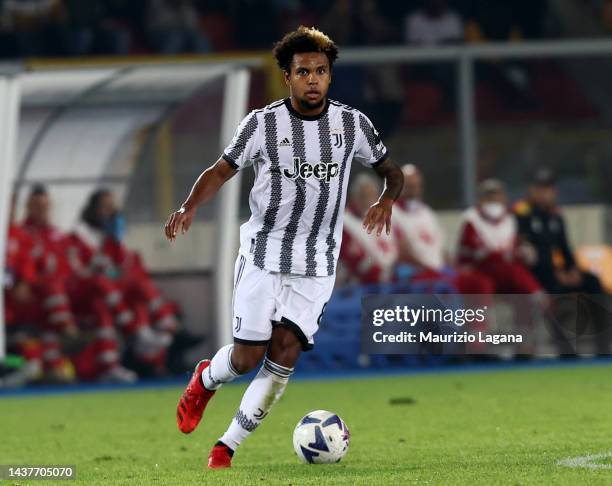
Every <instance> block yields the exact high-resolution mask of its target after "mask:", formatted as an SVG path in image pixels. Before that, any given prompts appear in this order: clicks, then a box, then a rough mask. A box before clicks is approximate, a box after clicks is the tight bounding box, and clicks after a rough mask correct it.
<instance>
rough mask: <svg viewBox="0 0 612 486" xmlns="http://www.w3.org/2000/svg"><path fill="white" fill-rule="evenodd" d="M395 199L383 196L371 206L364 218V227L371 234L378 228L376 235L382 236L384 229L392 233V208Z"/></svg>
mask: <svg viewBox="0 0 612 486" xmlns="http://www.w3.org/2000/svg"><path fill="white" fill-rule="evenodd" d="M392 207H393V200H392V199H389V198H382V199H381V200H380V201H378V202H377V203H375V204H372V206H370V209H368V212H367V214H366V215H365V218H364V219H363V228H364V229H365V230H366V231H367V232H368V234H371V233H372V231H373V230H376V236H380V235H381V233H382V231H383V229H386V232H387V235H390V234H391V209H392Z"/></svg>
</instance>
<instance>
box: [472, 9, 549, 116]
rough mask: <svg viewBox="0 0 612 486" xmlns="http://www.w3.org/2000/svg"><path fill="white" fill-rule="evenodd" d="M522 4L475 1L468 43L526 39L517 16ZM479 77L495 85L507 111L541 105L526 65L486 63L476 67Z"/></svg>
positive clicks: (503, 62) (518, 63)
mask: <svg viewBox="0 0 612 486" xmlns="http://www.w3.org/2000/svg"><path fill="white" fill-rule="evenodd" d="M518 5H519V2H506V1H505V0H474V2H473V5H472V11H471V13H470V15H469V16H470V20H469V21H468V23H467V27H466V37H467V40H468V41H469V42H474V43H477V42H483V41H493V42H512V41H518V40H521V39H522V38H523V37H524V36H523V32H522V30H521V25H520V22H519V20H518V19H517V16H516V12H517V11H518V8H517V7H518ZM534 6H535V3H534ZM476 75H477V77H478V79H479V80H483V81H486V82H488V83H490V84H491V85H492V86H494V88H495V89H496V90H497V91H498V92H499V98H500V101H501V102H502V103H503V104H504V105H505V107H506V108H507V109H510V110H524V109H530V108H534V107H535V106H536V104H537V102H536V99H535V97H534V95H533V89H532V86H531V80H530V75H529V69H528V66H527V65H525V64H524V63H521V62H519V61H508V60H506V61H486V62H484V61H483V62H479V63H477V64H476Z"/></svg>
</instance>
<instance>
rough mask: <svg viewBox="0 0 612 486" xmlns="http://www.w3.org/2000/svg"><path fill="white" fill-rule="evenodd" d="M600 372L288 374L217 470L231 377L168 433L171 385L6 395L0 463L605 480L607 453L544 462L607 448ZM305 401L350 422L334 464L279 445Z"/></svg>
mask: <svg viewBox="0 0 612 486" xmlns="http://www.w3.org/2000/svg"><path fill="white" fill-rule="evenodd" d="M611 378H612V366H610V365H597V366H580V367H555V368H544V369H541V368H540V369H525V370H516V369H514V370H501V371H486V372H475V373H446V374H418V375H406V376H396V377H388V378H367V379H365V378H348V379H341V380H325V381H294V382H293V383H290V385H289V387H288V389H287V391H286V393H285V396H284V397H283V399H282V400H281V401H280V402H279V404H278V405H277V406H276V408H275V409H274V410H273V411H272V412H271V413H270V416H269V417H268V418H267V419H266V421H265V422H264V423H263V424H262V425H261V427H260V428H259V429H258V430H257V431H256V432H255V433H254V434H253V435H252V436H251V437H249V438H248V439H247V441H246V442H245V443H244V444H243V445H242V448H241V449H239V450H238V452H237V453H236V455H235V456H234V466H233V467H232V469H231V470H220V471H208V470H206V469H205V462H206V457H207V455H208V451H209V449H210V447H211V446H212V444H213V443H214V442H215V440H216V438H217V437H218V436H220V435H221V434H222V432H223V431H224V430H225V428H226V426H227V424H228V422H229V420H230V419H231V417H232V415H233V414H234V412H235V410H236V408H237V406H238V403H239V400H240V397H241V394H242V392H243V390H244V388H245V386H246V385H245V384H235V385H226V386H225V387H224V388H223V389H222V390H221V391H220V392H219V393H218V394H217V396H216V397H215V398H214V399H213V400H212V402H211V404H210V406H209V408H208V410H207V411H206V414H205V416H204V420H203V422H202V423H201V424H200V427H199V428H198V429H197V430H196V431H195V432H194V433H193V434H191V435H182V434H180V433H179V431H178V429H177V428H176V424H175V407H176V402H177V399H178V396H179V393H180V391H181V390H180V389H178V388H164V389H149V390H135V391H115V392H104V393H82V394H68V395H59V396H43V397H36V396H24V397H6V398H2V399H0V437H1V438H0V464H11V463H12V464H15V463H18V464H23V463H31V464H75V465H76V466H77V478H78V480H77V481H76V482H75V481H66V482H62V483H64V484H75V483H83V484H87V485H97V484H100V485H110V484H138V485H141V484H154V485H190V484H194V485H196V484H197V485H203V484H205V485H208V484H211V485H216V484H221V485H223V484H229V485H231V484H249V485H253V484H255V485H256V484H262V485H268V484H283V485H294V486H298V485H306V484H308V485H310V484H312V485H321V484H330V485H332V484H333V485H341V484H381V485H396V484H419V485H420V484H427V485H431V484H445V485H446V484H449V485H462V484H466V485H473V484H486V485H497V484H508V485H530V484H538V485H539V484H555V485H557V484H567V485H576V484H602V485H603V484H612V462H611V461H610V458H608V459H602V462H601V463H600V467H599V468H584V467H582V468H571V467H567V466H561V465H557V461H559V460H562V459H565V458H568V457H582V456H586V455H590V454H602V453H607V452H609V451H612V380H611ZM315 409H328V410H332V411H334V412H337V413H338V414H340V415H341V416H342V417H343V418H344V420H345V421H346V422H347V424H348V426H349V428H350V430H351V434H352V437H351V445H350V449H349V452H348V455H347V456H346V457H345V459H344V460H343V461H342V462H341V463H339V464H334V465H305V464H301V463H299V462H298V460H297V458H296V456H295V455H294V453H293V448H292V445H291V435H292V431H293V428H294V426H295V424H296V423H297V421H298V420H299V419H300V418H301V416H302V415H304V414H305V413H307V412H309V411H311V410H315ZM606 461H607V462H606ZM601 466H604V467H601ZM606 466H607V467H606ZM58 483H59V482H57V483H56V482H53V484H58ZM5 484H40V483H38V482H34V481H7V482H5Z"/></svg>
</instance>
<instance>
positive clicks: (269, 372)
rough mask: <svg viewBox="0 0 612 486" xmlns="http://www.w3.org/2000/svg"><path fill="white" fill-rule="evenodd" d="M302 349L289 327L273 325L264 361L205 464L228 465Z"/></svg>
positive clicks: (262, 416) (273, 401)
mask: <svg viewBox="0 0 612 486" xmlns="http://www.w3.org/2000/svg"><path fill="white" fill-rule="evenodd" d="M301 352H302V342H301V340H300V339H299V338H298V337H297V336H296V334H295V332H294V331H293V330H292V329H289V328H287V327H282V326H276V327H275V328H274V330H273V331H272V339H271V341H270V344H269V346H268V350H267V353H266V357H265V358H264V362H263V364H262V366H261V368H260V370H259V372H258V373H257V375H256V376H255V378H254V379H253V381H252V382H251V384H250V385H249V387H248V388H247V390H246V391H245V393H244V395H243V396H242V401H241V402H240V407H239V408H238V411H237V412H236V415H235V416H234V418H233V419H232V422H231V423H230V426H229V427H228V429H227V431H226V432H225V434H223V436H222V437H221V438H220V439H219V441H218V442H217V444H215V447H213V450H212V451H211V453H210V456H209V458H208V467H210V468H213V469H216V468H222V467H229V466H230V465H231V459H232V456H233V454H234V451H235V450H236V449H237V448H238V446H239V445H240V444H241V443H242V441H244V439H246V438H247V437H248V436H249V435H250V434H251V433H252V432H253V431H254V430H255V429H256V428H257V427H258V426H259V425H260V424H261V422H262V421H263V420H264V419H265V418H266V416H267V415H268V413H269V412H270V410H271V409H272V407H273V406H274V404H276V402H278V400H279V399H280V397H281V396H282V395H283V392H284V391H285V388H286V387H287V383H288V382H289V377H290V376H291V375H292V374H293V370H294V367H295V364H296V363H297V360H298V358H299V357H300V353H301Z"/></svg>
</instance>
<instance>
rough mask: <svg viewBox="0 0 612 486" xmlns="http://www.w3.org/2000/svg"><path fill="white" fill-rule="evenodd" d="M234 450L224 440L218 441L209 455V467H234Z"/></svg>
mask: <svg viewBox="0 0 612 486" xmlns="http://www.w3.org/2000/svg"><path fill="white" fill-rule="evenodd" d="M233 455H234V451H233V450H231V449H230V448H229V447H227V446H226V445H225V444H224V443H223V442H221V441H219V442H217V443H216V444H215V445H214V447H213V448H212V451H210V455H209V456H208V469H223V468H225V467H232V456H233Z"/></svg>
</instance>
